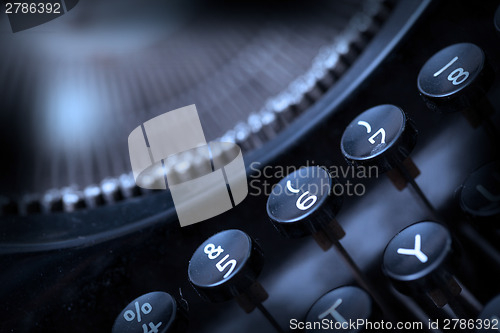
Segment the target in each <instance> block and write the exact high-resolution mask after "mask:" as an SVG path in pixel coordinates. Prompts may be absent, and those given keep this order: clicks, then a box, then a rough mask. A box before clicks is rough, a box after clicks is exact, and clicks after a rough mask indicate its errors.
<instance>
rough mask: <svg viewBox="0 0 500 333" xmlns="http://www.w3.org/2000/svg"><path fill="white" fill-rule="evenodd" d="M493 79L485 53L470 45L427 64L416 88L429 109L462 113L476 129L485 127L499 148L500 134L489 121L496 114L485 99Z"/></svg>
mask: <svg viewBox="0 0 500 333" xmlns="http://www.w3.org/2000/svg"><path fill="white" fill-rule="evenodd" d="M493 77H494V73H493V70H492V68H491V67H490V65H489V64H488V61H487V59H486V56H485V55H484V52H483V50H482V49H481V48H480V47H478V46H477V45H474V44H471V43H460V44H453V45H450V46H448V47H446V48H444V49H442V50H440V51H439V52H437V53H436V54H434V55H433V56H432V57H431V58H430V59H429V60H427V62H426V63H425V64H424V66H423V67H422V69H421V70H420V73H419V74H418V79H417V85H418V90H419V91H420V95H421V96H422V98H423V99H424V101H425V102H426V105H427V107H428V108H429V109H431V110H437V111H440V112H458V111H460V112H462V114H463V115H464V116H465V118H466V119H467V120H468V121H469V123H470V124H471V125H472V126H473V127H474V128H476V127H478V126H479V125H481V124H482V125H483V126H484V129H485V130H486V133H487V134H488V135H489V137H490V139H491V140H492V142H493V143H494V144H496V142H497V140H496V138H497V137H498V132H497V130H496V128H495V126H494V125H493V123H492V122H491V121H490V120H489V116H490V115H491V114H492V113H493V112H494V111H493V107H492V106H491V104H490V103H489V101H488V99H487V98H486V92H487V91H488V89H489V88H490V87H491V85H492V83H493Z"/></svg>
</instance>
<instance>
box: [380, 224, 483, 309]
mask: <svg viewBox="0 0 500 333" xmlns="http://www.w3.org/2000/svg"><path fill="white" fill-rule="evenodd" d="M452 245H453V241H452V237H451V234H450V232H449V231H448V230H447V229H446V228H445V227H443V226H442V225H441V224H438V223H435V222H419V223H415V224H413V225H410V226H408V227H406V228H405V229H403V230H402V231H401V232H399V233H398V234H397V235H396V236H394V238H393V239H392V240H391V241H390V242H389V244H388V245H387V247H386V248H385V250H384V257H383V270H384V272H385V274H386V275H387V276H388V277H389V278H390V279H391V280H392V282H393V285H394V286H395V287H396V289H398V290H399V291H400V292H402V293H403V294H408V295H411V296H413V297H414V298H416V299H417V300H420V301H421V303H423V304H425V303H426V302H427V301H428V300H431V301H432V303H433V304H434V305H435V307H437V308H442V307H443V306H445V305H446V304H448V305H449V306H450V308H451V309H452V310H453V311H454V312H455V314H457V316H459V317H471V316H473V315H474V311H476V309H474V305H473V304H476V303H475V302H474V303H473V304H469V302H468V301H467V300H466V299H463V298H462V297H460V294H461V292H462V287H461V286H460V284H459V283H458V282H457V280H456V279H455V277H454V275H453V273H452V272H453V270H454V267H456V265H457V262H458V258H457V257H458V255H457V254H456V253H455V251H454V248H453V246H452ZM434 309H435V308H432V309H430V310H431V312H433V310H434Z"/></svg>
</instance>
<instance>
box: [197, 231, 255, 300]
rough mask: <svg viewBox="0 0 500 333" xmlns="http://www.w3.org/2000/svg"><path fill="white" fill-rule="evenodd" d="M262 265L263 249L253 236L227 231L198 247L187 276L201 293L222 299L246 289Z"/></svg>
mask: <svg viewBox="0 0 500 333" xmlns="http://www.w3.org/2000/svg"><path fill="white" fill-rule="evenodd" d="M263 265H264V258H263V255H262V251H261V249H260V247H258V245H257V244H256V243H255V242H254V241H253V240H252V239H251V238H250V236H248V235H247V234H246V233H244V232H243V231H240V230H225V231H222V232H220V233H218V234H215V235H213V236H212V237H210V238H209V239H207V240H206V241H205V242H204V243H203V244H201V245H200V247H198V249H196V251H195V252H194V254H193V256H192V257H191V260H190V261H189V268H188V276H189V281H190V282H191V284H192V285H193V286H194V288H195V289H196V291H197V292H198V293H199V294H200V296H202V297H203V298H205V299H207V300H209V301H212V302H222V301H227V300H229V299H231V298H233V297H235V296H237V295H239V294H240V293H243V292H245V291H246V290H247V289H248V288H249V287H250V286H251V285H252V284H253V283H254V282H255V280H256V279H257V277H258V275H259V274H260V272H261V271H262V267H263Z"/></svg>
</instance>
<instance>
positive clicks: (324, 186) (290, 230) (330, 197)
mask: <svg viewBox="0 0 500 333" xmlns="http://www.w3.org/2000/svg"><path fill="white" fill-rule="evenodd" d="M334 186H335V185H334V181H333V179H332V178H331V177H330V174H329V173H328V171H327V170H326V169H324V168H322V167H319V166H311V167H306V168H301V169H299V170H297V171H295V172H293V173H291V174H289V175H288V176H286V177H285V178H283V179H282V180H280V182H279V183H278V184H276V186H275V187H274V188H273V191H272V193H271V195H270V196H269V198H268V200H267V214H268V215H269V218H270V219H271V221H272V223H273V224H274V226H275V227H276V229H277V230H278V231H279V232H280V233H281V234H282V235H284V236H286V237H290V238H294V237H302V236H306V235H311V234H314V233H316V232H318V231H320V230H322V229H323V228H326V227H327V226H328V225H329V224H330V223H331V222H332V220H334V219H335V216H336V215H337V213H338V211H339V210H340V207H341V206H342V201H343V199H342V197H341V196H335V195H334V194H333V193H332V189H333V187H334Z"/></svg>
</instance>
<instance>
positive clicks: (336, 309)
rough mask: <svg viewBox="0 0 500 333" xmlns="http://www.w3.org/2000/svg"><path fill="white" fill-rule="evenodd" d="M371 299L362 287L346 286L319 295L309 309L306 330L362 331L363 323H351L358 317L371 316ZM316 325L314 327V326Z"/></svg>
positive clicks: (364, 318) (366, 318) (368, 317)
mask: <svg viewBox="0 0 500 333" xmlns="http://www.w3.org/2000/svg"><path fill="white" fill-rule="evenodd" d="M372 307H373V304H372V299H371V297H370V296H369V295H368V293H366V292H365V291H364V290H363V289H360V288H357V287H352V286H346V287H340V288H336V289H334V290H332V291H330V292H328V293H326V294H325V295H323V296H321V297H320V298H319V299H318V300H317V301H316V302H315V303H314V304H313V305H312V307H311V308H310V309H309V311H308V312H307V316H306V322H310V323H312V325H313V326H312V327H306V332H362V331H363V325H359V326H358V325H352V324H353V323H356V321H357V320H358V319H363V320H368V319H370V318H371V317H372V310H373V309H372ZM315 326H316V327H315Z"/></svg>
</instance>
